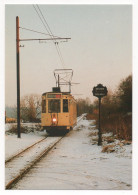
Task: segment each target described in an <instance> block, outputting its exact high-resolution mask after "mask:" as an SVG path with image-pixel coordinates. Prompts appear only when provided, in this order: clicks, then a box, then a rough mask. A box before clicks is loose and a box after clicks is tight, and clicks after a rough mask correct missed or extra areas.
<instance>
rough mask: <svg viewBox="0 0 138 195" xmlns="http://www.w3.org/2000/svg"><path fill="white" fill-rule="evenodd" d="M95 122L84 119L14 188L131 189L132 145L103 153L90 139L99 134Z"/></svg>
mask: <svg viewBox="0 0 138 195" xmlns="http://www.w3.org/2000/svg"><path fill="white" fill-rule="evenodd" d="M92 122H93V121H88V120H86V119H84V120H81V121H80V122H79V123H78V125H77V126H76V127H75V128H74V130H73V131H72V133H71V134H70V135H69V136H66V137H65V138H64V139H63V140H62V141H61V142H60V143H59V144H58V145H57V146H56V147H55V148H54V150H52V151H51V152H50V153H49V155H48V156H47V157H46V158H44V159H42V160H41V161H40V162H39V163H37V165H36V166H35V167H34V168H33V169H32V170H31V171H30V172H29V173H28V174H27V175H26V176H25V177H23V179H22V180H21V181H20V182H19V183H18V184H17V185H16V186H15V189H85V190H87V189H100V190H101V189H107V190H108V189H112V190H126V189H132V159H131V155H132V146H131V144H130V145H123V146H121V147H118V149H116V150H115V151H114V152H113V153H103V152H101V151H102V146H97V144H94V143H93V142H92V137H90V133H92V132H97V130H96V129H95V127H94V126H92ZM106 136H110V134H109V135H106ZM34 178H35V180H34Z"/></svg>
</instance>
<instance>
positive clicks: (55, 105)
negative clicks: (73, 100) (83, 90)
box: [48, 99, 60, 113]
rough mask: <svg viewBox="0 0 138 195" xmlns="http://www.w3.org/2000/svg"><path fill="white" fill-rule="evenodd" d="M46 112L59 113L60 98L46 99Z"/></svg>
mask: <svg viewBox="0 0 138 195" xmlns="http://www.w3.org/2000/svg"><path fill="white" fill-rule="evenodd" d="M48 112H49V113H59V112H60V100H55V99H51V100H48Z"/></svg>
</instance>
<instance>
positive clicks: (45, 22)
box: [33, 5, 65, 68]
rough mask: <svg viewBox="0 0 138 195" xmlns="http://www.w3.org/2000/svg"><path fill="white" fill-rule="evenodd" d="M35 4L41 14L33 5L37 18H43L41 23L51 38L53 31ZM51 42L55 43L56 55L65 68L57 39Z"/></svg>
mask: <svg viewBox="0 0 138 195" xmlns="http://www.w3.org/2000/svg"><path fill="white" fill-rule="evenodd" d="M36 6H37V8H38V10H39V12H40V14H41V16H40V15H39V13H38V11H37V10H36V8H35V6H34V5H33V7H34V9H35V11H36V12H37V14H38V16H39V18H40V20H41V21H43V20H44V21H43V22H42V23H43V25H44V26H45V29H46V31H47V32H48V33H49V34H50V36H51V38H54V35H53V33H52V31H51V29H50V27H49V25H48V23H47V21H46V19H45V17H44V15H43V13H42V11H41V9H40V8H39V6H38V5H36ZM42 18H43V20H42ZM53 43H54V44H55V47H56V50H57V53H58V55H59V58H60V61H61V63H62V65H63V68H65V63H64V60H63V57H62V54H61V51H60V49H59V46H58V42H57V40H55V41H54V40H53Z"/></svg>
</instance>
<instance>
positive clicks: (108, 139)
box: [102, 137, 115, 143]
mask: <svg viewBox="0 0 138 195" xmlns="http://www.w3.org/2000/svg"><path fill="white" fill-rule="evenodd" d="M102 139H103V141H106V142H107V143H112V142H114V139H115V138H114V137H103V138H102Z"/></svg>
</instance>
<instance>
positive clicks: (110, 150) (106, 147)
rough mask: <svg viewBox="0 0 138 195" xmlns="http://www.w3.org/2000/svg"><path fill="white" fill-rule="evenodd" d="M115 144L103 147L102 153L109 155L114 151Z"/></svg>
mask: <svg viewBox="0 0 138 195" xmlns="http://www.w3.org/2000/svg"><path fill="white" fill-rule="evenodd" d="M114 147H115V144H113V145H106V146H103V149H102V152H107V153H111V152H114V151H115V148H114Z"/></svg>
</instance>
